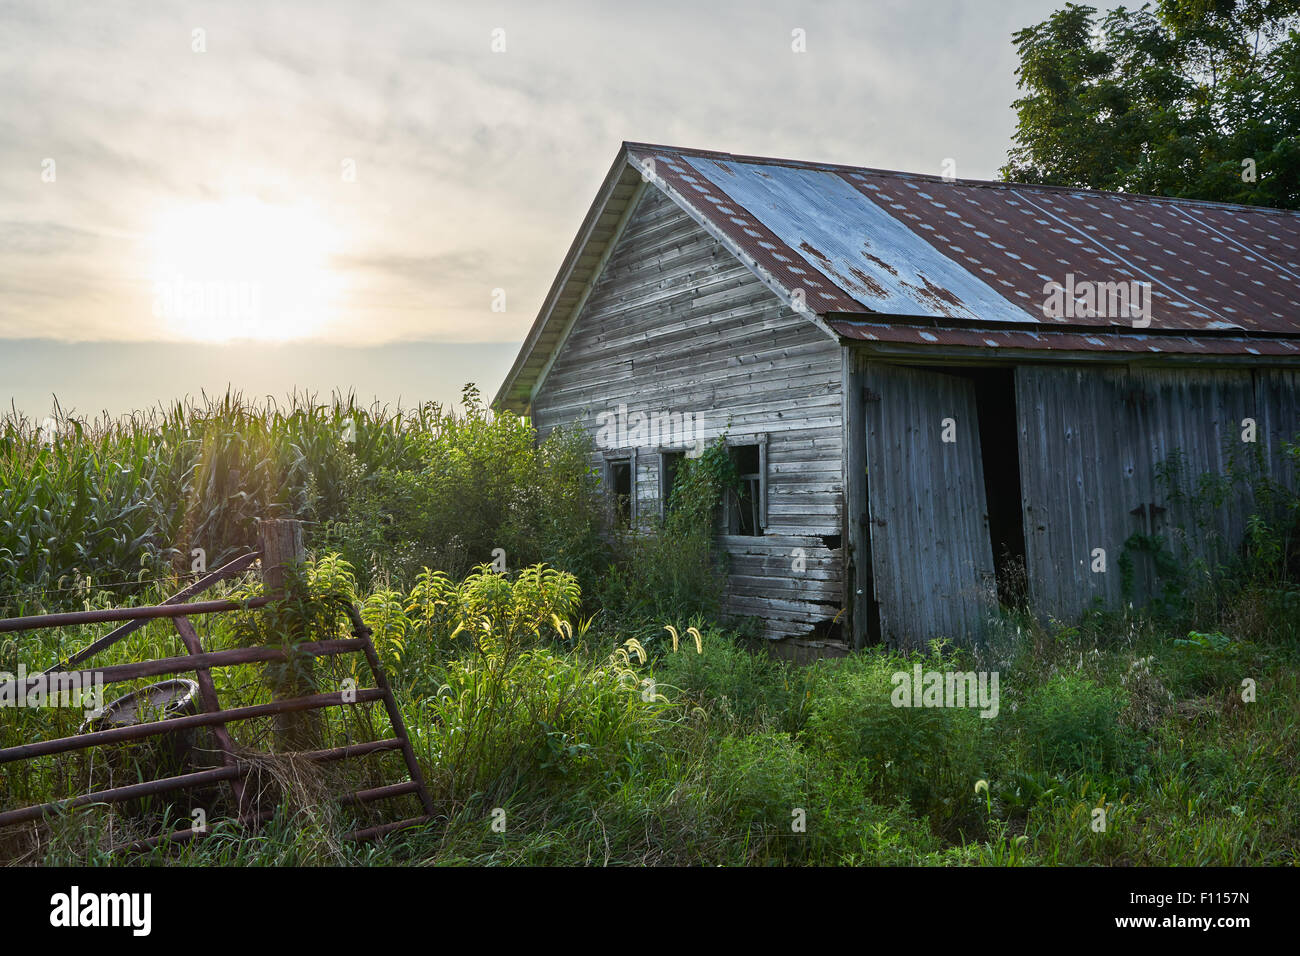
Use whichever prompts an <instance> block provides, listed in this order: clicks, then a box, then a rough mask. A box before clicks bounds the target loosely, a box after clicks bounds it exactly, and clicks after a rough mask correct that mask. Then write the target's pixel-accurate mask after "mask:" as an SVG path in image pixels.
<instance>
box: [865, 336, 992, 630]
mask: <svg viewBox="0 0 1300 956" xmlns="http://www.w3.org/2000/svg"><path fill="white" fill-rule="evenodd" d="M864 378H865V384H866V387H867V388H868V389H870V391H871V392H872V393H873V394H872V395H871V397H870V400H869V401H867V402H866V403H865V406H866V415H865V418H866V435H865V439H866V447H867V454H866V465H867V496H868V501H869V507H870V538H871V552H872V555H871V558H872V574H873V577H874V587H875V595H876V600H877V601H878V602H879V604H880V632H881V636H882V637H883V638H884V640H885V641H886V642H887V643H889V644H891V645H893V646H896V647H903V648H919V647H924V646H925V643H926V642H928V641H930V640H932V639H934V638H937V637H946V638H950V639H952V640H955V641H958V642H962V643H970V642H971V641H972V640H974V639H976V638H977V637H978V635H979V634H980V633H981V632H982V629H983V622H984V618H985V615H986V613H987V611H988V610H989V607H990V605H991V603H992V597H993V595H994V593H995V591H996V586H995V585H994V583H993V582H994V576H993V550H992V546H991V545H990V543H989V531H988V507H987V504H986V502H985V491H984V465H983V458H982V456H981V452H980V433H979V416H978V413H977V410H976V404H975V386H974V385H973V384H972V383H971V382H969V381H967V380H965V379H962V378H957V377H955V376H952V375H945V374H942V373H940V372H933V371H926V370H922V369H914V368H905V367H900V366H891V365H885V364H881V363H874V362H873V363H869V364H868V365H867V368H866V373H865V376H864ZM945 419H952V429H953V437H954V438H955V441H952V442H945V441H943V440H942V437H943V430H944V422H945Z"/></svg>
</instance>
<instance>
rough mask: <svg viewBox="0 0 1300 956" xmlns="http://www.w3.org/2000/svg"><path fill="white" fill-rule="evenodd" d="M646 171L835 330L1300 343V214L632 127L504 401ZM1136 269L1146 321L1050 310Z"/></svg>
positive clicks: (1217, 346) (1147, 345) (557, 341)
mask: <svg viewBox="0 0 1300 956" xmlns="http://www.w3.org/2000/svg"><path fill="white" fill-rule="evenodd" d="M646 183H653V184H654V187H655V188H658V189H659V190H661V191H662V192H664V193H665V194H666V195H667V196H669V197H670V198H671V199H672V200H673V201H674V202H676V203H677V204H678V205H680V206H681V207H682V208H683V209H685V210H686V211H687V212H688V213H690V214H691V215H692V216H693V217H694V218H695V219H696V220H697V221H698V222H699V223H700V224H701V226H703V227H704V228H705V229H706V230H707V231H709V232H710V233H711V234H712V235H714V236H715V237H716V238H717V239H718V240H719V241H720V242H722V243H723V245H724V246H725V247H726V248H727V249H728V250H729V251H731V253H732V254H733V255H735V256H736V257H737V258H738V259H739V260H740V261H742V262H744V263H745V265H746V266H748V267H749V268H750V269H751V270H752V271H753V272H754V274H755V275H756V276H758V278H759V279H760V280H761V281H763V282H764V283H765V284H766V285H767V286H768V287H769V288H771V289H772V290H773V291H774V292H775V293H776V294H777V295H778V296H779V297H780V298H782V299H783V300H784V301H786V302H788V303H790V304H791V305H792V306H793V307H794V308H796V309H798V310H799V311H801V312H803V313H804V314H805V315H806V316H807V317H808V318H809V319H810V320H811V321H812V322H814V323H816V324H817V325H818V326H820V327H821V328H822V329H823V330H824V331H826V332H827V333H828V334H830V335H833V336H835V337H837V338H838V339H839V340H840V341H859V342H864V343H873V344H875V345H881V346H884V345H888V346H891V347H895V348H899V349H902V348H913V349H916V348H925V347H929V346H944V347H948V346H950V347H953V348H956V349H966V350H970V351H972V352H975V353H979V354H997V352H998V351H1001V352H1004V353H1005V352H1010V351H1016V350H1031V351H1035V352H1042V353H1046V352H1052V353H1056V354H1058V355H1059V354H1062V353H1067V352H1068V353H1089V352H1091V353H1100V352H1115V353H1121V354H1125V355H1128V356H1130V357H1132V356H1133V355H1135V354H1138V353H1145V354H1178V355H1182V356H1198V355H1199V356H1207V357H1212V356H1235V357H1237V358H1238V359H1246V358H1249V357H1250V356H1261V357H1278V358H1281V357H1286V358H1288V359H1291V360H1296V359H1297V358H1300V213H1297V212H1288V211H1283V210H1277V209H1266V208H1262V207H1252V206H1236V205H1229V204H1224V203H1211V202H1200V201H1196V200H1182V199H1166V198H1160V197H1151V196H1138V195H1131V194H1125V193H1107V192H1096V191H1090V190H1079V189H1064V188H1060V187H1053V186H1026V185H1019V184H1014V183H1000V182H980V181H975V180H956V179H954V180H947V179H944V178H942V177H937V176H923V175H918V174H914V173H902V172H891V171H887V170H879V169H868V168H863V167H852V166H839V165H833V164H827V163H804V162H794V161H790V160H782V159H768V158H763V157H755V156H737V155H733V154H731V153H719V152H710V151H706V150H692V149H681V148H678V147H672V146H656V145H650V144H645V143H624V144H623V147H622V149H621V150H620V153H619V155H618V157H617V158H616V159H615V161H614V165H613V167H612V168H611V170H610V172H609V174H608V176H607V177H606V180H605V183H604V185H603V186H602V188H601V190H600V192H599V194H598V195H597V197H596V200H595V201H594V202H593V204H592V206H591V209H590V210H589V211H588V213H587V217H586V219H585V220H584V222H583V224H582V227H581V229H580V230H579V232H578V235H577V237H576V238H575V239H574V241H573V244H572V246H571V247H570V249H569V252H568V254H567V255H566V257H565V260H564V262H563V264H562V265H561V268H560V271H559V273H558V274H557V276H556V279H555V282H554V284H553V285H552V287H551V290H550V292H549V293H548V295H547V297H546V301H545V302H544V303H543V305H542V309H541V311H540V312H539V314H538V316H537V319H536V321H535V322H534V323H533V327H532V329H531V330H530V331H529V333H528V337H527V339H526V340H525V342H524V345H523V348H522V349H521V350H520V353H519V356H518V357H517V358H516V360H515V364H514V366H513V367H512V368H511V370H510V372H509V374H508V375H507V376H506V380H505V382H504V383H503V384H502V386H501V389H500V391H499V392H498V393H497V396H496V401H498V402H500V403H501V404H503V405H504V406H506V407H508V408H516V409H522V408H525V407H526V406H527V405H528V402H529V400H530V396H531V395H532V394H533V392H535V390H536V388H537V387H539V385H540V383H541V381H542V380H543V379H545V377H546V373H547V370H548V369H549V368H550V364H551V362H552V361H553V359H554V356H555V355H556V353H557V352H558V350H559V349H560V348H561V347H562V345H563V343H564V340H565V338H566V336H567V335H568V332H569V330H570V329H571V328H572V327H573V322H574V320H575V319H576V318H577V315H578V313H579V312H580V310H581V308H582V304H583V303H584V302H585V297H586V290H588V289H589V288H590V285H591V283H593V282H594V281H595V280H596V278H598V276H599V273H600V270H601V268H602V267H603V264H604V261H605V259H606V258H607V257H608V255H609V252H610V251H611V249H612V247H613V244H614V243H616V242H617V240H618V237H619V234H620V232H621V228H622V224H623V223H624V222H625V221H626V218H627V215H628V214H629V213H630V212H631V210H632V208H633V207H634V206H635V203H636V200H637V198H638V197H639V194H640V189H641V188H644V186H645V184H646ZM1067 277H1072V281H1073V284H1074V288H1076V289H1078V288H1080V287H1081V283H1134V282H1136V283H1144V284H1148V285H1149V290H1150V306H1151V308H1150V324H1149V325H1148V326H1145V327H1141V328H1136V327H1135V326H1134V323H1133V321H1132V320H1131V318H1129V317H1107V316H1102V315H1089V314H1079V313H1078V312H1076V313H1075V314H1073V315H1069V316H1063V317H1061V318H1053V317H1051V316H1049V315H1048V313H1047V312H1046V311H1045V309H1044V305H1045V302H1046V299H1047V295H1048V293H1047V290H1046V288H1045V287H1046V286H1047V284H1048V283H1053V282H1054V283H1057V284H1060V285H1065V284H1066V282H1067Z"/></svg>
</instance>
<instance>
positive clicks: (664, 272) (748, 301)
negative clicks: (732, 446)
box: [531, 189, 843, 638]
mask: <svg viewBox="0 0 1300 956" xmlns="http://www.w3.org/2000/svg"><path fill="white" fill-rule="evenodd" d="M840 352H841V350H840V347H839V346H838V345H837V344H836V343H835V342H834V341H833V340H831V339H830V338H829V337H828V336H827V335H826V334H825V333H824V332H822V331H820V330H819V329H818V328H816V327H815V326H814V325H813V324H812V323H810V322H809V321H808V320H807V319H805V318H803V317H801V316H800V315H798V314H797V313H795V312H793V311H792V310H791V309H789V308H788V307H786V306H785V305H784V304H783V303H782V302H781V301H780V300H779V299H778V298H777V297H776V296H775V295H774V294H773V293H772V292H771V291H769V290H768V289H767V288H766V287H764V286H763V285H762V284H761V283H760V282H759V280H758V279H757V278H755V277H754V275H753V273H751V272H750V271H749V270H748V269H747V268H746V267H745V266H744V265H742V264H741V263H740V262H738V261H737V260H736V259H735V258H734V257H732V255H731V254H730V253H729V252H727V251H726V250H725V249H724V248H723V247H722V246H721V244H720V243H718V241H717V240H715V239H714V238H712V237H711V236H710V235H708V233H706V232H705V231H704V229H703V228H702V227H700V226H699V225H698V224H697V223H696V222H695V221H694V220H693V219H691V218H690V216H688V215H687V214H686V213H685V212H684V211H682V210H681V208H680V207H678V206H677V205H676V204H675V203H673V202H672V201H671V200H670V199H668V198H667V197H665V196H664V195H663V194H662V193H660V192H659V191H658V190H657V189H646V190H645V191H644V192H643V194H642V196H641V198H640V200H639V201H638V205H637V206H636V208H635V209H634V210H633V212H632V214H631V216H630V217H629V219H628V221H627V222H626V224H625V225H624V227H623V232H622V235H621V236H620V238H619V240H618V242H617V244H616V245H615V247H614V249H613V252H612V253H611V255H610V257H609V260H608V262H607V263H606V265H605V268H604V270H603V271H602V273H601V274H600V276H599V278H598V279H597V281H596V283H595V284H594V286H593V287H592V288H591V290H590V292H589V294H588V296H587V300H586V303H585V305H584V307H583V310H582V312H581V314H580V315H579V316H578V319H577V321H576V322H575V323H574V326H573V328H572V331H571V332H570V334H569V336H568V338H567V339H566V341H565V343H564V345H563V347H562V348H561V350H560V351H559V353H558V355H556V357H555V360H554V362H553V364H552V366H551V368H550V371H549V373H548V374H547V376H546V378H545V379H544V380H543V381H542V383H541V385H540V387H539V388H538V389H537V391H536V393H535V394H534V395H533V398H532V405H531V411H532V416H533V419H534V421H535V423H536V425H537V428H538V431H539V433H540V434H541V435H543V436H544V435H545V434H547V433H548V432H549V431H550V430H551V429H553V428H555V427H557V426H559V425H565V424H570V423H581V424H582V425H583V426H584V427H586V428H587V429H588V430H590V431H591V432H592V434H593V436H595V435H596V433H597V431H598V420H597V416H599V415H600V414H601V413H603V412H605V413H612V412H615V410H617V409H618V408H619V406H626V413H627V415H628V416H631V415H633V414H635V413H637V412H642V413H647V414H665V413H670V412H677V413H688V414H692V415H694V416H695V426H696V434H697V435H698V437H699V438H701V439H703V440H704V441H705V442H707V441H710V440H712V439H713V438H716V437H717V436H718V435H720V434H722V433H723V432H724V431H725V432H726V433H727V435H728V438H729V440H730V441H732V442H733V443H736V444H744V443H747V442H748V441H753V440H757V437H758V436H760V435H763V434H766V435H767V436H768V438H767V464H768V468H767V515H768V527H767V533H766V534H764V535H761V536H755V537H745V536H731V535H724V536H721V537H720V538H719V541H720V544H721V547H722V548H723V550H725V551H726V552H727V554H728V556H729V568H730V577H729V586H728V594H727V605H726V609H727V610H728V611H729V612H730V613H732V614H734V615H737V616H749V615H754V616H758V617H761V618H762V620H763V627H764V631H765V633H766V634H767V636H769V637H774V638H775V637H786V636H795V635H802V634H807V633H808V632H809V631H810V630H811V629H812V628H813V627H814V625H816V624H818V623H823V622H827V621H830V620H831V619H833V618H834V617H835V616H836V615H837V614H838V613H839V611H840V609H841V607H842V603H841V602H842V600H843V593H842V589H843V574H842V569H841V566H840V558H841V548H840V547H839V546H838V538H839V536H840V535H841V532H842V527H843V508H842V495H841V493H842V486H843V455H842V448H843V433H842V429H843V416H842V414H841V407H840V390H841V376H842V367H841V354H840ZM673 444H674V443H673V442H671V441H669V442H662V441H661V442H659V443H658V444H656V445H647V446H645V447H642V448H639V449H638V453H637V459H636V460H637V474H636V491H635V493H636V496H637V502H638V513H639V514H640V515H642V516H647V515H658V513H659V503H658V496H659V472H658V469H659V456H658V451H659V446H660V445H662V446H664V447H672V446H673ZM830 536H834V538H835V539H836V540H833V541H831V542H829V543H831V544H835V545H836V547H834V548H831V547H828V542H827V541H826V540H824V539H825V538H827V537H830ZM796 548H801V549H803V553H804V555H806V563H807V569H806V570H805V571H802V572H799V571H796V570H794V568H795V557H796V552H795V549H796Z"/></svg>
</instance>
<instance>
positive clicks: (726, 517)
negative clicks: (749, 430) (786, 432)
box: [722, 432, 769, 538]
mask: <svg viewBox="0 0 1300 956" xmlns="http://www.w3.org/2000/svg"><path fill="white" fill-rule="evenodd" d="M767 443H768V435H767V433H766V432H758V433H757V434H754V435H737V436H734V437H733V436H728V437H727V442H726V444H727V450H728V453H730V450H731V449H733V448H745V447H748V446H750V445H754V446H757V448H758V473H757V474H756V475H754V474H747V475H742V476H741V477H742V479H747V480H753V479H755V478H757V480H758V495H757V498H758V501H757V505H758V509H757V510H758V525H759V528H758V531H757V532H756V533H754V534H742V533H741V532H740V530H739V528H740V515H739V513H736V514H733V513H732V512H733V510H734V509H733V506H732V503H731V499H732V497H733V495H734V492H730V491H729V493H728V494H725V495H723V515H722V520H723V526H722V527H723V533H724V534H726V535H728V536H730V537H737V538H762V537H764V536H766V535H767V534H768V533H769V529H768V516H767V487H768V455H767ZM733 519H734V520H733ZM733 525H734V526H735V528H736V529H737V530H735V531H733V530H732V527H733Z"/></svg>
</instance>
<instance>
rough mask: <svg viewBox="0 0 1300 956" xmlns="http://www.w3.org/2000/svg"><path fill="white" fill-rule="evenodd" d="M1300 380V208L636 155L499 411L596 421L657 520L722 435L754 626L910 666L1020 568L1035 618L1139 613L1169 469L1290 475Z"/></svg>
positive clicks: (625, 162) (733, 578)
mask: <svg viewBox="0 0 1300 956" xmlns="http://www.w3.org/2000/svg"><path fill="white" fill-rule="evenodd" d="M1298 363H1300V214H1297V213H1293V212H1283V211H1278V210H1272V209H1263V208H1253V207H1242V206H1233V205H1225V204H1218V203H1206V202H1194V201H1183V200H1170V199H1161V198H1150V197H1145V196H1134V195H1125V194H1116V193H1101V192H1091V191H1080V190H1076V189H1062V188H1053V187H1041V186H1022V185H1013V184H1006V183H992V182H975V181H962V180H950V179H945V178H940V177H932V176H923V175H914V174H909V173H899V172H886V171H880V170H873V169H861V168H853V167H844V166H835V165H829V164H822V163H802V162H789V161H784V160H774V159H764V158H758V157H748V156H733V155H729V154H723V153H714V152H705V151H700V150H687V149H678V148H672V147H664V146H652V145H643V144H636V143H625V144H624V145H623V147H622V149H621V150H620V151H619V154H618V157H617V158H616V160H615V162H614V164H613V167H612V168H611V169H610V172H609V174H608V176H607V177H606V179H605V182H604V184H603V185H602V186H601V189H600V192H599V195H598V196H597V197H596V200H595V202H594V203H593V205H592V207H591V209H590V211H589V212H588V214H587V217H586V219H585V220H584V221H583V223H582V226H581V229H580V230H579V232H578V235H577V238H576V239H575V240H574V242H573V244H572V246H571V248H570V249H569V252H568V255H567V256H566V257H565V259H564V263H563V265H562V267H561V269H560V272H559V274H558V276H557V277H556V279H555V282H554V284H553V286H552V287H551V289H550V292H549V294H548V295H547V297H546V300H545V302H544V304H543V306H542V309H541V312H540V314H539V315H538V317H537V320H536V322H535V323H534V324H533V326H532V329H531V331H530V332H529V333H528V336H527V339H526V340H525V342H524V344H523V347H522V349H521V351H520V353H519V356H518V358H517V359H516V361H515V363H514V366H513V367H512V369H511V370H510V372H509V374H508V376H507V378H506V380H505V382H504V384H503V385H502V387H501V389H500V392H499V393H498V395H497V399H496V400H497V402H498V403H499V404H500V405H501V406H503V407H506V408H510V409H514V410H516V411H519V412H521V413H526V414H529V415H531V416H532V417H533V420H534V421H535V423H536V425H537V427H538V429H539V431H540V433H542V434H545V433H547V432H548V431H549V430H551V429H553V428H555V427H556V426H559V425H563V424H569V423H575V422H579V423H583V424H584V425H585V427H587V428H589V429H591V430H592V433H593V435H595V436H596V437H597V442H596V444H597V449H598V455H599V465H600V467H601V468H602V469H603V472H602V473H603V474H604V476H605V480H606V482H607V486H608V489H609V493H610V495H611V500H612V502H613V504H612V512H613V513H614V514H615V516H616V518H617V520H621V521H624V522H627V523H630V524H633V525H643V524H645V523H647V520H648V519H649V520H650V521H651V522H652V521H653V519H654V518H655V517H657V516H658V515H659V514H660V512H661V509H662V503H663V500H664V498H665V496H666V493H667V489H668V488H669V487H670V485H671V480H672V475H673V470H674V468H675V466H676V462H677V460H678V457H677V456H679V455H681V454H683V453H689V450H690V449H691V448H692V447H693V446H695V445H696V443H697V442H699V441H705V442H707V441H710V440H712V439H714V438H716V437H717V436H719V435H722V434H725V436H726V440H727V442H728V443H729V445H731V446H732V451H733V454H734V455H735V456H736V461H737V463H738V465H739V466H740V471H741V472H742V473H743V474H744V475H745V477H746V480H745V482H744V487H743V489H741V490H740V491H738V492H733V493H732V494H730V495H729V496H728V501H727V502H726V507H725V508H724V509H723V514H722V515H721V517H720V519H719V520H720V526H719V541H720V544H721V547H722V548H723V549H725V551H726V552H728V554H729V555H730V562H729V563H730V577H729V586H728V598H727V600H728V608H729V610H730V611H732V612H733V613H735V614H737V615H746V616H748V615H753V616H756V617H758V618H760V619H761V620H762V622H763V626H764V628H765V630H766V633H767V635H768V636H770V637H772V638H796V639H800V638H802V639H808V638H813V639H821V640H824V639H831V640H839V641H842V642H843V643H845V644H850V645H854V646H860V645H861V644H863V643H865V642H867V641H870V640H874V639H884V640H887V641H889V642H891V643H895V644H899V645H904V646H914V645H916V644H917V643H919V642H921V641H925V640H928V639H930V638H932V637H935V636H949V637H952V638H954V639H957V640H962V639H969V638H970V637H971V636H972V635H976V634H978V632H979V631H980V629H981V626H982V623H983V622H984V621H985V620H986V617H987V614H988V612H989V610H990V608H991V606H992V605H993V602H995V601H996V600H997V590H998V578H997V571H998V570H999V569H1000V568H1001V569H1002V570H1004V571H1007V570H1010V569H1012V568H1014V567H1015V566H1016V565H1017V564H1021V565H1023V568H1024V577H1025V578H1026V579H1027V591H1028V595H1029V600H1030V602H1031V604H1032V606H1033V607H1034V608H1035V609H1036V610H1037V611H1038V612H1039V613H1040V614H1043V615H1052V616H1055V617H1057V618H1060V619H1069V618H1071V617H1073V616H1076V615H1078V614H1079V613H1080V612H1082V611H1083V610H1084V609H1085V608H1087V607H1089V606H1091V605H1093V604H1094V602H1096V601H1098V600H1100V601H1101V602H1102V603H1103V604H1106V605H1110V606H1114V605H1116V604H1118V603H1119V602H1120V601H1121V600H1122V599H1123V598H1124V596H1125V595H1126V594H1127V593H1131V592H1129V591H1127V590H1123V589H1122V587H1121V574H1120V572H1119V569H1118V564H1119V560H1118V559H1119V558H1120V556H1121V555H1122V554H1124V552H1125V550H1126V542H1130V540H1131V536H1132V535H1134V534H1135V533H1139V534H1145V535H1148V536H1154V535H1157V534H1161V533H1166V532H1167V533H1170V534H1172V533H1173V532H1174V530H1175V529H1176V528H1179V527H1186V526H1187V524H1186V522H1185V521H1183V518H1184V517H1185V515H1184V514H1183V513H1182V512H1181V511H1180V508H1181V509H1186V508H1187V507H1190V506H1189V505H1188V504H1187V502H1186V501H1184V500H1182V499H1180V498H1179V497H1178V495H1177V494H1176V493H1175V492H1173V491H1172V490H1171V489H1172V488H1173V485H1172V484H1171V483H1170V481H1169V472H1168V467H1169V464H1170V463H1171V462H1178V461H1181V462H1182V463H1183V467H1184V471H1185V473H1186V474H1189V475H1192V476H1196V475H1199V474H1202V473H1214V474H1224V473H1225V472H1226V471H1227V469H1228V467H1229V463H1230V462H1231V461H1233V460H1234V459H1235V458H1237V457H1238V455H1239V453H1240V454H1241V455H1245V456H1247V457H1249V455H1247V453H1250V454H1257V455H1258V456H1260V459H1259V460H1262V461H1263V462H1264V463H1265V468H1266V469H1267V470H1268V471H1269V472H1270V473H1271V474H1272V476H1273V477H1274V478H1276V479H1279V480H1285V481H1291V480H1293V478H1294V475H1293V474H1292V473H1291V472H1290V471H1289V470H1288V468H1289V466H1288V465H1287V463H1286V456H1284V455H1283V453H1282V445H1283V442H1284V441H1286V440H1288V439H1290V438H1291V437H1292V436H1293V435H1294V434H1295V433H1296V432H1300V401H1298V395H1300V388H1297V386H1298V385H1300V380H1298V379H1297V366H1298ZM1162 475H1163V477H1162ZM1234 494H1236V493H1234ZM1230 497H1231V496H1230ZM1244 518H1245V509H1244V504H1243V502H1242V500H1241V497H1240V494H1237V496H1236V497H1235V498H1232V499H1231V500H1229V501H1227V502H1226V503H1224V504H1223V506H1222V507H1221V508H1219V509H1218V511H1217V512H1216V517H1215V519H1214V520H1215V521H1216V522H1218V527H1217V537H1215V535H1210V536H1208V537H1207V539H1206V540H1207V541H1210V540H1211V539H1213V540H1215V541H1217V544H1214V545H1211V544H1209V543H1207V544H1205V545H1204V549H1210V550H1213V549H1214V548H1219V549H1222V548H1229V547H1232V546H1233V544H1234V543H1235V542H1236V541H1237V540H1239V539H1240V534H1241V530H1242V527H1243V522H1244ZM1188 540H1190V539H1188ZM1193 544H1195V542H1193ZM1211 556H1212V555H1211ZM1130 584H1131V580H1130Z"/></svg>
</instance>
